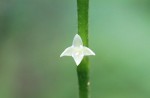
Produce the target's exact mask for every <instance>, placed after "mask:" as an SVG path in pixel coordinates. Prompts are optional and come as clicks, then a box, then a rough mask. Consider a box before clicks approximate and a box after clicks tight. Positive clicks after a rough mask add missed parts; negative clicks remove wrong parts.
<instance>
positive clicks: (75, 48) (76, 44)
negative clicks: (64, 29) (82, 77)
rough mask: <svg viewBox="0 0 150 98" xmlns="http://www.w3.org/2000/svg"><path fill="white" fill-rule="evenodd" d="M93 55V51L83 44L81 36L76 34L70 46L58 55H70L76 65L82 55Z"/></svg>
mask: <svg viewBox="0 0 150 98" xmlns="http://www.w3.org/2000/svg"><path fill="white" fill-rule="evenodd" d="M88 55H95V53H94V52H93V51H92V50H91V49H89V48H88V47H85V46H83V43H82V39H81V37H80V36H79V35H78V34H76V35H75V37H74V39H73V43H72V46H71V47H68V48H66V49H65V50H64V52H63V53H62V54H61V55H60V57H62V56H72V57H73V59H74V61H75V63H76V65H77V66H78V65H79V64H80V63H81V61H82V59H83V57H84V56H88Z"/></svg>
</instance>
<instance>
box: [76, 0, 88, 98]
mask: <svg viewBox="0 0 150 98" xmlns="http://www.w3.org/2000/svg"><path fill="white" fill-rule="evenodd" d="M77 8H78V34H79V35H80V36H81V38H82V41H83V44H84V45H85V46H88V8H89V0H77ZM77 75H78V83H79V96H80V98H89V85H90V82H89V59H88V57H84V59H83V60H82V62H81V64H80V65H79V66H78V67H77Z"/></svg>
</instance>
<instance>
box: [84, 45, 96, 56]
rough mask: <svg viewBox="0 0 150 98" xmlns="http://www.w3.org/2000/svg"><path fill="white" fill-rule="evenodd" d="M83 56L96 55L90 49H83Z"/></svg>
mask: <svg viewBox="0 0 150 98" xmlns="http://www.w3.org/2000/svg"><path fill="white" fill-rule="evenodd" d="M83 54H84V55H95V53H94V52H93V51H92V50H91V49H90V48H88V47H83Z"/></svg>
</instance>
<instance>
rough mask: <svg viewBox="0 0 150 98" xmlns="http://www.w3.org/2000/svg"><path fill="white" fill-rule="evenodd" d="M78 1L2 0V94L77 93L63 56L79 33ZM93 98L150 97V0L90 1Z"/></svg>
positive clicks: (46, 97)
mask: <svg viewBox="0 0 150 98" xmlns="http://www.w3.org/2000/svg"><path fill="white" fill-rule="evenodd" d="M76 9H77V8H76V0H0V98H78V84H77V74H76V67H77V66H76V65H75V63H74V61H73V59H72V58H71V57H64V58H60V57H59V56H60V54H61V53H62V52H63V50H64V49H65V48H66V47H68V46H70V45H71V43H72V39H73V37H74V35H75V34H76V33H77V12H76ZM89 41H90V42H89V43H90V48H91V49H92V50H93V51H94V52H95V53H96V56H94V57H90V61H91V62H90V77H91V98H150V0H90V9H89Z"/></svg>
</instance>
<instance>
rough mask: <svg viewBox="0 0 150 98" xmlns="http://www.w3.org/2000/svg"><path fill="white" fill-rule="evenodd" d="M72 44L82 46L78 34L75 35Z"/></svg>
mask: <svg viewBox="0 0 150 98" xmlns="http://www.w3.org/2000/svg"><path fill="white" fill-rule="evenodd" d="M72 45H73V46H75V47H80V46H83V43H82V39H81V37H80V36H79V35H78V34H76V35H75V37H74V39H73V43H72Z"/></svg>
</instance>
